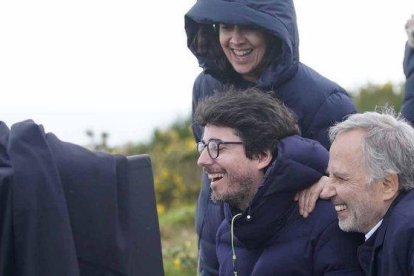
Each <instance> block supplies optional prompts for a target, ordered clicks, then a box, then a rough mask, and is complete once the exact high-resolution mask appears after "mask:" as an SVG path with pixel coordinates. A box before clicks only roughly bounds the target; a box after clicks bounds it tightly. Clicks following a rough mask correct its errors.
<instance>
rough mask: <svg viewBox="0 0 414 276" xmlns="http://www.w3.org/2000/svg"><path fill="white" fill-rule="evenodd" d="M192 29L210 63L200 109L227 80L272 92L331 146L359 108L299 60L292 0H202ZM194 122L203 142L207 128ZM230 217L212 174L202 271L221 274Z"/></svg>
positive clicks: (188, 18) (196, 92) (199, 218)
mask: <svg viewBox="0 0 414 276" xmlns="http://www.w3.org/2000/svg"><path fill="white" fill-rule="evenodd" d="M185 30H186V34H187V45H188V47H189V49H190V50H191V52H192V53H193V54H194V55H195V56H196V58H197V59H198V62H199V65H200V67H201V68H202V69H203V71H202V72H201V73H200V74H199V76H198V77H197V78H196V80H195V82H194V87H193V102H192V107H193V112H194V110H195V108H196V106H197V104H198V102H200V101H202V100H203V99H204V98H206V97H209V96H211V95H214V94H215V93H218V92H217V91H223V90H224V89H223V88H224V87H226V86H234V87H236V88H247V87H256V88H258V89H261V90H263V91H272V93H273V95H274V97H276V98H277V99H279V100H280V101H282V102H283V103H284V104H285V105H286V106H288V107H289V108H290V109H291V110H292V111H293V112H294V114H295V115H296V119H297V121H298V124H299V127H300V129H301V134H302V136H303V137H306V138H310V139H313V140H316V141H319V142H320V143H321V144H322V145H323V146H324V147H325V148H327V149H329V146H330V144H329V139H328V135H327V130H328V128H329V127H330V126H332V125H333V124H334V123H335V122H338V121H342V120H343V119H344V117H345V116H346V115H348V114H351V113H355V112H356V110H355V107H354V104H353V102H352V99H351V98H350V97H349V95H348V94H347V93H346V91H345V90H344V89H343V88H341V87H340V86H339V85H337V84H336V83H334V82H332V81H330V80H328V79H327V78H325V77H323V76H322V75H320V74H318V73H317V72H316V71H314V70H313V69H311V68H310V67H307V66H306V65H304V64H302V63H301V62H300V61H299V38H298V30H297V23H296V14H295V8H294V5H293V1H292V0H198V1H197V2H196V3H195V4H194V6H193V7H192V8H191V9H190V10H189V11H188V13H187V14H186V15H185ZM192 128H193V134H194V136H195V140H196V141H197V142H199V141H200V140H201V137H202V128H201V127H200V126H199V125H197V124H195V123H193V125H192ZM223 219H224V212H223V206H222V204H220V203H213V202H212V201H211V200H210V181H209V179H208V178H207V177H206V175H205V174H204V175H203V186H202V188H201V191H200V195H199V198H198V203H197V214H196V228H197V234H198V237H199V264H200V268H199V270H200V272H201V274H202V275H217V273H218V262H217V256H216V243H215V241H216V232H217V229H218V226H219V225H220V223H221V221H222V220H223Z"/></svg>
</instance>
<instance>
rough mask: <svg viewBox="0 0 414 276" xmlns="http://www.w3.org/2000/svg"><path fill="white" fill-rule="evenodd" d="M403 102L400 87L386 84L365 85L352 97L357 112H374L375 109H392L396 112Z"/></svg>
mask: <svg viewBox="0 0 414 276" xmlns="http://www.w3.org/2000/svg"><path fill="white" fill-rule="evenodd" d="M402 101H403V88H402V85H393V84H392V83H390V82H388V83H385V84H382V85H375V84H371V83H369V84H367V85H365V86H363V87H361V88H360V89H359V90H358V91H357V92H356V93H355V96H354V103H355V105H356V107H357V110H358V112H364V111H374V110H375V109H376V108H377V107H383V106H388V107H393V108H394V110H395V111H396V112H398V111H399V110H400V108H401V104H402Z"/></svg>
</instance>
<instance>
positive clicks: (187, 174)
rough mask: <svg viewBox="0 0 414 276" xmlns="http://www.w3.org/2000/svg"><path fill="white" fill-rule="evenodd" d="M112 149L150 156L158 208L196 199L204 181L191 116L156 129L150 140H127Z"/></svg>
mask: <svg viewBox="0 0 414 276" xmlns="http://www.w3.org/2000/svg"><path fill="white" fill-rule="evenodd" d="M112 153H120V154H124V155H134V154H140V153H146V154H149V155H150V156H151V161H152V166H153V172H154V185H155V192H156V198H157V207H158V212H159V213H161V214H162V213H163V212H165V210H166V209H169V208H170V207H176V206H180V205H182V204H192V203H194V202H195V201H196V199H197V195H198V192H199V190H200V183H201V177H200V175H201V170H200V168H198V166H197V163H196V162H197V157H198V154H197V151H196V147H195V142H194V138H193V135H192V131H191V121H190V119H186V120H178V121H176V122H175V123H174V124H172V125H171V126H170V127H169V128H167V129H156V130H155V131H154V133H153V135H152V139H151V141H150V142H149V143H148V144H136V145H134V144H132V143H128V144H126V145H124V146H121V147H118V148H115V149H112Z"/></svg>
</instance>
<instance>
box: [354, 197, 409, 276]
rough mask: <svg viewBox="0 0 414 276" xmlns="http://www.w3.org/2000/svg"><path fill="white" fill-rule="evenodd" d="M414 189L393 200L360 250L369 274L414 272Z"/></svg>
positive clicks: (372, 275)
mask: <svg viewBox="0 0 414 276" xmlns="http://www.w3.org/2000/svg"><path fill="white" fill-rule="evenodd" d="M413 210H414V190H411V191H410V192H408V193H402V194H401V195H399V196H398V197H397V198H396V199H395V200H394V202H393V203H392V205H391V207H390V209H389V210H388V212H387V214H386V215H385V216H384V219H383V221H382V224H381V226H380V227H379V228H378V229H377V230H376V231H375V233H374V234H373V235H372V236H371V237H370V238H369V239H368V240H367V241H366V242H365V243H364V244H363V245H361V246H360V248H359V249H358V258H359V262H360V264H361V267H362V269H363V270H364V273H365V275H367V276H389V275H398V276H410V275H414V211H413Z"/></svg>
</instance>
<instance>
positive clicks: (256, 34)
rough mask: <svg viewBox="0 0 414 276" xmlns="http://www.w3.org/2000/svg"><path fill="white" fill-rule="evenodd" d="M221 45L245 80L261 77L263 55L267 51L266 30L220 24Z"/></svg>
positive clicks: (255, 79) (254, 79)
mask: <svg viewBox="0 0 414 276" xmlns="http://www.w3.org/2000/svg"><path fill="white" fill-rule="evenodd" d="M219 34H220V35H219V37H220V45H221V47H222V48H223V51H224V53H225V55H226V57H227V59H228V60H229V62H230V64H231V65H232V66H233V68H234V70H235V71H236V72H237V73H239V74H240V75H241V76H242V77H243V78H244V79H245V80H248V81H252V82H254V81H257V80H258V79H259V76H260V73H261V70H262V69H263V68H260V64H261V63H262V59H263V56H264V55H265V53H266V38H265V33H264V31H262V30H260V29H257V28H254V27H248V26H239V25H224V24H220V31H219Z"/></svg>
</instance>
